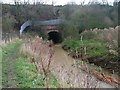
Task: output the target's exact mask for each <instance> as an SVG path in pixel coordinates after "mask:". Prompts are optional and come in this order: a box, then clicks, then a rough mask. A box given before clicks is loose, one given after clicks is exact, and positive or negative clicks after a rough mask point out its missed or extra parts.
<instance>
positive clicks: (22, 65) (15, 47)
mask: <svg viewBox="0 0 120 90" xmlns="http://www.w3.org/2000/svg"><path fill="white" fill-rule="evenodd" d="M20 45H21V41H19V40H17V41H16V42H14V43H10V44H8V45H7V46H5V47H3V48H2V50H1V51H0V58H2V56H3V58H2V60H1V61H2V63H0V64H2V78H3V79H2V84H3V86H5V87H7V86H9V87H19V88H42V87H45V80H44V77H43V76H42V75H40V74H38V73H37V71H36V68H35V66H34V65H33V64H32V63H30V62H29V60H28V58H27V57H24V56H23V55H20V54H19V49H20ZM14 53H16V54H14ZM13 55H16V56H13ZM11 57H14V58H11ZM12 59H14V60H12ZM11 69H12V72H14V73H12V74H14V75H12V76H13V77H12V78H13V79H12V80H11V81H8V80H9V77H10V76H9V74H11V73H10V72H9V71H11ZM48 82H49V87H52V88H57V87H59V83H58V81H57V80H56V78H55V77H54V76H53V75H52V74H50V75H49V81H48ZM12 84H14V85H12Z"/></svg>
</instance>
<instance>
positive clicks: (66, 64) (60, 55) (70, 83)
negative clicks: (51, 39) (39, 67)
mask: <svg viewBox="0 0 120 90" xmlns="http://www.w3.org/2000/svg"><path fill="white" fill-rule="evenodd" d="M54 50H55V54H54V56H53V58H52V60H53V61H52V64H51V71H52V72H53V74H54V75H55V76H56V78H58V81H60V85H61V87H64V88H69V87H74V88H114V86H111V85H109V84H107V83H105V82H102V81H100V80H98V79H97V78H96V77H94V76H93V75H90V74H87V73H85V72H83V71H82V70H80V69H78V68H77V67H76V66H75V65H74V64H75V60H74V59H72V58H71V57H69V56H68V55H67V52H65V51H64V50H63V49H62V48H61V47H60V46H59V45H56V46H55V47H54Z"/></svg>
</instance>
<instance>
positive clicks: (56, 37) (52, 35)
mask: <svg viewBox="0 0 120 90" xmlns="http://www.w3.org/2000/svg"><path fill="white" fill-rule="evenodd" d="M48 37H49V38H48V40H52V41H53V43H54V44H58V43H61V42H62V35H61V33H60V32H56V31H52V32H49V33H48Z"/></svg>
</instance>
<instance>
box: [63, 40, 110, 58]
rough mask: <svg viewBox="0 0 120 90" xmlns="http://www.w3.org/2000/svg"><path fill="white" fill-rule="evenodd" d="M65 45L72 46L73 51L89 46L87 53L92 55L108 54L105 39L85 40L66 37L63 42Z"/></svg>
mask: <svg viewBox="0 0 120 90" xmlns="http://www.w3.org/2000/svg"><path fill="white" fill-rule="evenodd" d="M63 45H66V46H67V47H70V49H72V50H73V51H75V50H76V48H78V49H79V48H80V47H83V46H86V47H87V54H88V55H89V56H90V57H96V56H102V55H105V54H107V52H108V50H107V48H106V47H105V43H104V42H103V41H99V40H95V39H84V40H83V42H81V41H80V40H76V39H66V40H65V41H64V42H63Z"/></svg>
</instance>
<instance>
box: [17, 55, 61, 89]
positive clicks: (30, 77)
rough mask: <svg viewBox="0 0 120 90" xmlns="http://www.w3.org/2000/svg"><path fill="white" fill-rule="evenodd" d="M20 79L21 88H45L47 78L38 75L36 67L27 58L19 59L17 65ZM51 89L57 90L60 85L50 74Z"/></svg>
mask: <svg viewBox="0 0 120 90" xmlns="http://www.w3.org/2000/svg"><path fill="white" fill-rule="evenodd" d="M15 67H16V73H17V78H18V82H19V84H18V87H20V88H45V87H46V86H45V77H44V76H43V75H41V74H38V72H37V70H36V68H35V66H34V65H33V64H32V63H30V62H29V60H28V59H27V58H26V57H19V58H18V59H17V60H16V63H15ZM48 84H49V87H52V88H57V87H59V83H58V81H57V80H56V78H55V77H54V76H53V75H52V74H50V75H49V81H48Z"/></svg>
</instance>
